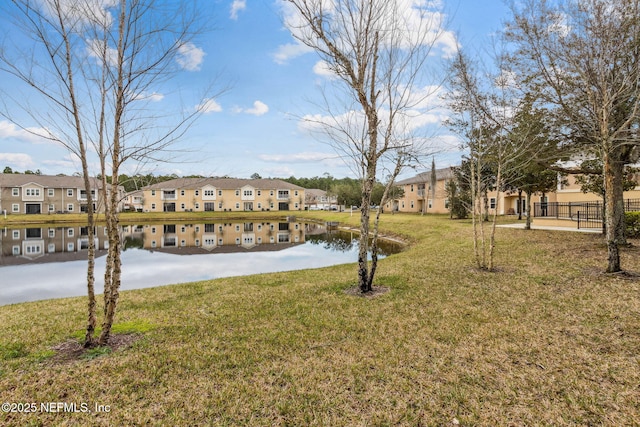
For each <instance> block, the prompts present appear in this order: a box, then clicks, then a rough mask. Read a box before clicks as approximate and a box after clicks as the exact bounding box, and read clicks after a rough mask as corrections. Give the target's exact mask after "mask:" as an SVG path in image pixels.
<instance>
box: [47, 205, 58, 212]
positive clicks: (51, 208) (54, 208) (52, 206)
mask: <svg viewBox="0 0 640 427" xmlns="http://www.w3.org/2000/svg"><path fill="white" fill-rule="evenodd" d="M55 210H56V205H53V204H50V205H49V212H53V211H55Z"/></svg>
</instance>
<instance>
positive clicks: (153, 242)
mask: <svg viewBox="0 0 640 427" xmlns="http://www.w3.org/2000/svg"><path fill="white" fill-rule="evenodd" d="M156 246H157V243H156V241H155V240H152V241H151V247H152V248H155V247H156Z"/></svg>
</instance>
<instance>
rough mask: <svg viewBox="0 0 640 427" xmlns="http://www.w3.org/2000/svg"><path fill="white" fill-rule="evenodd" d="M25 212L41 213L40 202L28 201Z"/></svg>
mask: <svg viewBox="0 0 640 427" xmlns="http://www.w3.org/2000/svg"><path fill="white" fill-rule="evenodd" d="M25 213H28V214H39V213H40V203H27V204H26V205H25Z"/></svg>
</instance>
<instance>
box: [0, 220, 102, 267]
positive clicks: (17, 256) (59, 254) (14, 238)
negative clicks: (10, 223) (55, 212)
mask: <svg viewBox="0 0 640 427" xmlns="http://www.w3.org/2000/svg"><path fill="white" fill-rule="evenodd" d="M95 231H96V237H95V242H96V249H97V253H96V256H101V255H104V250H105V249H107V248H108V246H109V240H108V239H107V233H106V229H105V227H103V226H98V227H96V230H95ZM0 246H1V247H2V252H1V254H0V265H18V264H26V263H32V262H62V261H76V260H83V259H85V260H86V259H87V255H86V250H87V248H88V247H89V239H88V228H87V227H86V226H85V227H80V226H74V227H31V228H16V229H8V228H5V229H3V230H2V231H1V232H0Z"/></svg>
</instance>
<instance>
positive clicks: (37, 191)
mask: <svg viewBox="0 0 640 427" xmlns="http://www.w3.org/2000/svg"><path fill="white" fill-rule="evenodd" d="M26 195H27V196H39V195H40V189H39V188H27V193H26Z"/></svg>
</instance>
